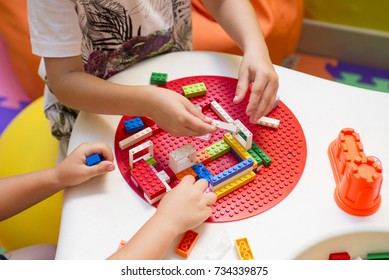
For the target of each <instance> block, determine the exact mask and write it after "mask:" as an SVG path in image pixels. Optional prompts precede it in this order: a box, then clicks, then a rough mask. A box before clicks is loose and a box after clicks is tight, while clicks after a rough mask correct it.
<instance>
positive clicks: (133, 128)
mask: <svg viewBox="0 0 389 280" xmlns="http://www.w3.org/2000/svg"><path fill="white" fill-rule="evenodd" d="M124 128H125V129H126V132H127V133H135V132H138V131H141V130H142V129H144V128H145V125H144V123H143V121H142V119H141V118H133V119H130V120H126V121H124Z"/></svg>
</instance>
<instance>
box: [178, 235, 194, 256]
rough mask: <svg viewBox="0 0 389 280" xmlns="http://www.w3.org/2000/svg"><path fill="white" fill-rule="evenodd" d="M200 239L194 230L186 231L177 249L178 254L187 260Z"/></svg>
mask: <svg viewBox="0 0 389 280" xmlns="http://www.w3.org/2000/svg"><path fill="white" fill-rule="evenodd" d="M198 238H199V234H198V233H197V232H195V231H193V230H188V231H186V232H185V233H184V236H183V237H182V238H181V240H180V242H179V243H178V245H177V247H176V253H177V254H179V255H180V256H182V257H184V258H187V257H188V256H189V254H190V252H191V251H192V249H193V246H194V244H195V243H196V241H197V239H198Z"/></svg>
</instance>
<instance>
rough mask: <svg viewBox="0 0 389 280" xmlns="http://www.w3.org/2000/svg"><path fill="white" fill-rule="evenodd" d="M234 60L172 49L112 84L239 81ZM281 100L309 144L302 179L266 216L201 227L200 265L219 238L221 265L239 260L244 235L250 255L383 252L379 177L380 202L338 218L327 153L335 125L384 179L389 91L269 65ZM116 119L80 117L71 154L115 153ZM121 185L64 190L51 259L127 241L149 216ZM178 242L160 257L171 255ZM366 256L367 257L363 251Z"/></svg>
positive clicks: (388, 247) (386, 245) (101, 252)
mask: <svg viewBox="0 0 389 280" xmlns="http://www.w3.org/2000/svg"><path fill="white" fill-rule="evenodd" d="M240 62H241V57H240V56H235V55H229V54H221V53H213V52H178V53H169V54H165V55H161V56H158V57H155V58H152V59H148V60H145V61H143V62H140V63H138V64H136V65H135V66H133V67H131V68H130V69H128V70H126V71H123V72H121V73H119V74H117V75H115V76H114V77H112V78H111V81H112V82H115V83H119V84H127V85H135V84H137V85H148V84H149V79H150V73H151V72H164V73H168V75H169V80H174V79H178V78H183V77H189V76H197V75H214V76H227V77H233V78H237V75H238V70H239V65H240ZM275 67H276V71H277V73H278V75H279V77H280V87H279V91H278V94H279V96H280V98H281V100H282V101H283V102H284V103H285V104H286V106H288V108H289V109H290V110H291V111H292V112H293V113H294V115H295V116H296V118H297V119H298V120H299V122H300V124H301V126H302V129H303V131H304V133H305V138H306V142H307V159H306V165H305V169H304V172H303V175H302V176H301V178H300V181H299V182H298V184H297V185H296V187H295V188H294V190H293V191H292V192H291V193H290V194H289V195H288V196H287V197H286V198H285V199H284V200H282V201H281V202H280V203H279V204H277V205H276V206H275V207H273V208H271V209H269V210H268V211H266V212H264V213H261V214H259V215H256V216H254V217H250V218H247V219H243V220H239V221H233V222H225V223H204V224H202V225H201V226H199V227H198V228H196V229H195V230H196V231H197V232H198V233H199V236H200V238H199V239H198V241H197V243H196V245H195V247H194V249H193V251H192V252H191V254H190V256H189V259H206V255H207V252H208V247H209V246H211V245H212V244H214V243H213V242H216V240H218V237H220V235H221V234H223V235H224V236H228V239H229V240H230V242H231V247H230V248H229V249H228V250H227V252H226V253H225V254H224V255H223V257H222V258H223V259H232V260H234V259H239V257H238V254H237V252H236V250H235V248H234V246H235V245H234V241H235V240H236V239H240V238H243V237H246V238H247V239H248V241H249V244H250V246H251V249H252V252H253V254H254V257H255V258H256V259H274V260H277V259H294V258H315V259H326V258H328V251H329V252H331V250H332V251H348V252H349V253H350V255H351V254H353V255H363V254H366V253H369V252H371V251H372V250H373V251H374V250H375V251H377V250H380V251H382V250H384V251H389V223H388V222H387V221H388V220H389V203H388V199H389V189H388V188H385V186H386V185H387V183H386V181H385V179H384V182H383V184H382V188H381V196H382V202H381V205H380V208H379V209H378V211H377V212H376V213H375V214H373V215H370V216H366V217H357V216H352V215H349V214H347V213H345V212H343V211H342V210H341V209H340V208H339V207H338V206H337V204H336V202H335V200H334V189H335V180H334V176H333V173H332V170H331V166H330V162H329V158H328V155H327V149H328V146H329V144H330V143H331V142H332V141H333V140H335V139H336V138H337V136H338V134H339V132H340V131H341V129H342V128H345V127H351V128H354V130H355V131H356V132H357V133H359V135H360V137H361V142H362V143H363V146H364V152H365V153H366V155H371V156H376V157H377V158H379V159H380V160H381V162H382V164H383V177H384V178H385V177H387V176H389V173H388V171H387V169H386V168H385V164H386V163H388V162H389V145H388V143H389V133H388V132H389V122H388V120H389V109H388V108H389V94H386V93H380V92H374V91H369V90H365V89H360V88H355V87H351V86H347V85H343V84H339V83H335V82H332V81H328V80H324V79H321V78H317V77H313V76H310V75H307V74H303V73H299V72H296V71H294V70H290V69H287V68H283V67H279V66H275ZM121 117H122V116H110V115H98V114H91V113H85V112H81V113H80V114H79V116H78V118H77V121H76V124H75V126H74V131H73V134H72V137H71V139H70V143H69V152H70V151H72V150H73V149H74V148H75V147H77V146H78V145H79V144H80V143H82V142H86V141H99V142H104V143H107V144H108V145H110V146H111V147H112V149H113V147H114V137H115V132H116V128H117V125H118V123H119V121H120V119H121ZM155 210H156V209H155V207H153V206H151V205H148V204H147V203H146V202H145V201H144V200H143V199H140V198H139V196H138V195H134V192H133V190H132V189H131V188H130V187H129V186H128V185H127V183H126V182H125V180H124V179H123V177H122V175H121V174H120V171H119V168H116V170H115V171H113V172H111V173H109V174H106V175H103V176H100V177H96V178H93V179H91V180H89V181H88V182H85V183H83V184H82V185H81V186H78V187H75V188H69V189H67V190H66V191H65V194H64V202H63V209H62V219H61V228H60V236H59V241H58V249H57V255H56V259H90V260H93V259H104V258H106V257H108V256H109V255H110V254H112V253H113V252H114V251H115V250H116V249H117V248H118V245H119V242H120V241H121V240H128V239H129V238H130V237H131V236H132V235H133V234H134V233H135V232H136V231H137V230H138V229H139V228H140V227H141V226H142V225H143V223H144V222H145V221H146V220H147V219H148V218H149V217H150V216H151V215H152V214H153V213H154V212H155ZM180 238H181V236H179V237H177V240H176V242H174V243H173V244H172V246H171V248H170V250H169V251H168V252H167V254H166V255H165V258H166V259H182V257H180V256H179V255H177V254H176V253H175V247H176V245H177V244H178V242H179V239H180ZM368 250H370V251H368Z"/></svg>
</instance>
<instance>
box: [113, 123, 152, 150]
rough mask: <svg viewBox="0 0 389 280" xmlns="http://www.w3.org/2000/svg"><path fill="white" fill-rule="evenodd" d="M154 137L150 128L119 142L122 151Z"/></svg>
mask: <svg viewBox="0 0 389 280" xmlns="http://www.w3.org/2000/svg"><path fill="white" fill-rule="evenodd" d="M151 135H152V130H151V128H150V127H146V128H145V129H143V130H141V131H139V132H137V133H135V134H133V135H131V136H129V137H127V138H125V139H123V140H121V141H120V142H119V147H120V149H122V150H124V149H127V148H128V147H131V146H132V145H135V144H136V143H139V142H140V141H142V140H144V139H146V138H148V137H150V136H151Z"/></svg>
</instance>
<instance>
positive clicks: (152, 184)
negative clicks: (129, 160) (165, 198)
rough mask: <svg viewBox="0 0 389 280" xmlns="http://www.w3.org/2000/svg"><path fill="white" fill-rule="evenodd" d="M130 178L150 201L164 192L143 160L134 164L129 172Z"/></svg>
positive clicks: (160, 182)
mask: <svg viewBox="0 0 389 280" xmlns="http://www.w3.org/2000/svg"><path fill="white" fill-rule="evenodd" d="M131 176H132V177H133V178H134V179H135V180H136V181H137V183H138V185H139V187H140V188H141V189H142V190H143V191H144V192H145V194H146V195H147V196H148V197H149V198H150V199H154V198H155V197H157V196H160V195H161V194H163V193H165V192H166V187H165V185H164V184H163V182H162V181H161V180H160V179H159V178H158V176H157V175H156V174H155V173H154V171H153V170H152V169H151V168H150V166H149V165H148V164H147V162H146V161H145V160H144V159H141V160H139V161H137V162H136V163H135V164H134V168H133V169H132V170H131Z"/></svg>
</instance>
